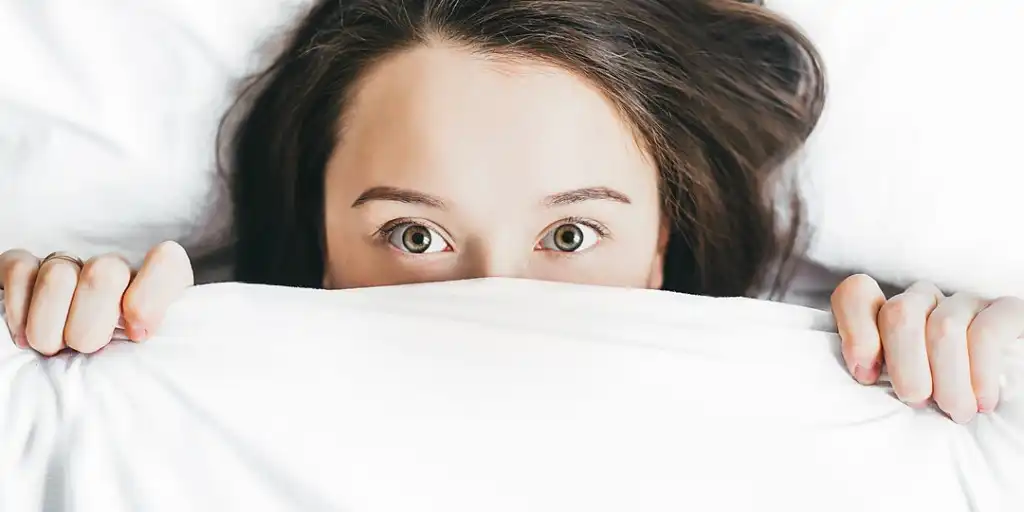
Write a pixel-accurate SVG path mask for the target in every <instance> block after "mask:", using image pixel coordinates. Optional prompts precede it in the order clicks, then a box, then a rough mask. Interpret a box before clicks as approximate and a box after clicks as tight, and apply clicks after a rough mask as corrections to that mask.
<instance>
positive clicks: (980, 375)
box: [967, 297, 1024, 413]
mask: <svg viewBox="0 0 1024 512" xmlns="http://www.w3.org/2000/svg"><path fill="white" fill-rule="evenodd" d="M1022 336H1024V300H1022V299H1019V298H1017V297H1003V298H1001V299H998V300H996V301H995V302H993V303H992V304H990V305H989V306H988V307H987V308H985V309H983V310H982V311H981V312H980V313H978V315H977V316H975V317H974V321H972V322H971V325H970V327H968V328H967V351H968V354H969V355H970V360H971V386H972V388H973V390H974V396H975V397H976V398H977V402H978V412H982V413H984V412H990V411H993V410H995V408H996V405H997V404H998V403H999V378H1000V376H1001V374H1002V364H1001V363H1002V349H1003V344H1004V343H1006V342H1012V341H1014V340H1016V339H1017V338H1020V337H1022Z"/></svg>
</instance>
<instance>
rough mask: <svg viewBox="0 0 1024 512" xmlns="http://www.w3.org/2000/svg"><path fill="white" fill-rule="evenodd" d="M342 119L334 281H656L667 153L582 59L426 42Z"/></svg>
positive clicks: (330, 224) (371, 81)
mask: <svg viewBox="0 0 1024 512" xmlns="http://www.w3.org/2000/svg"><path fill="white" fill-rule="evenodd" d="M342 124H343V126H342V128H341V134H340V139H339V140H340V143H339V144H338V146H337V149H336V151H335V153H334V154H333V155H332V156H331V158H330V161H329V163H328V168H327V172H326V189H325V190H326V191H325V216H326V218H325V231H326V233H325V235H326V246H327V254H326V258H325V261H326V264H325V265H326V268H325V273H324V276H325V277H324V286H325V287H327V288H354V287H364V286H381V285H391V284H404V283H415V282H426V281H443V280H455V279H469V278H479V277H518V278H527V279H541V280H549V281H567V282H574V283H581V284H597V285H610V286H626V287H650V288H658V287H660V286H661V280H662V255H663V252H664V247H665V243H666V242H667V238H668V234H667V229H666V228H665V223H664V222H663V220H662V215H661V211H660V200H659V194H658V180H657V172H656V167H655V165H654V164H653V162H652V161H651V160H650V159H649V158H648V157H647V156H646V155H645V153H644V152H643V150H642V149H641V147H640V144H638V142H637V139H636V137H635V135H634V133H633V131H632V130H631V128H630V127H629V125H628V124H627V123H626V122H625V121H624V120H623V118H622V117H621V116H620V115H619V113H618V112H617V111H616V109H615V107H614V106H613V105H612V104H611V103H610V102H609V101H608V100H607V99H606V98H605V97H604V96H603V95H602V94H601V93H600V91H598V90H597V89H595V88H593V87H592V86H590V85H589V84H588V83H587V82H585V81H584V80H582V79H580V78H578V77H576V76H574V75H572V74H571V73H569V72H566V71H563V70H561V69H559V68H557V67H553V66H550V65H546V64H543V63H539V62H533V61H531V62H527V61H513V60H511V59H509V58H495V57H494V56H488V55H483V54H474V53H472V52H470V51H468V50H465V49H462V48H457V47H448V46H432V47H421V48H417V49H413V50H410V51H406V52H403V53H400V54H397V55H394V56H392V57H390V58H388V59H386V60H384V61H382V62H381V63H379V64H378V65H376V66H374V67H373V68H372V69H371V71H369V72H368V74H367V75H366V76H365V77H363V80H362V81H361V84H360V87H359V88H358V90H357V91H356V92H355V94H354V95H353V96H352V98H351V100H350V102H349V105H348V108H347V111H346V114H345V119H344V122H343V123H342Z"/></svg>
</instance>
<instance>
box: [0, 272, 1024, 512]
mask: <svg viewBox="0 0 1024 512" xmlns="http://www.w3.org/2000/svg"><path fill="white" fill-rule="evenodd" d="M0 331H3V335H2V337H3V339H0V510H3V511H5V512H20V511H37V510H48V511H104V512H118V511H137V510H145V511H152V512H158V511H182V510H211V511H213V510H217V511H219V510H260V511H262V510H301V511H316V510H345V511H353V512H370V511H396V512H397V511H402V512H407V511H444V512H457V511H466V512H480V511H506V510H507V511H523V510H530V511H548V510H550V511H588V512H590V511H603V510H609V511H611V510H616V511H655V510H672V511H679V510H729V511H733V510H813V511H820V510H829V511H860V510H884V511H890V510H891V511H894V512H895V511H899V512H905V511H908V510H928V511H946V510H949V511H967V510H983V511H997V510H1016V511H1019V510H1024V492H1022V490H1021V489H1022V485H1021V483H1022V477H1024V396H1022V395H1021V391H1024V383H1022V382H1021V377H1022V376H1024V357H1022V354H1021V352H1020V351H1019V350H1017V351H1016V352H1012V353H1010V355H1009V356H1008V357H1010V358H1011V362H1012V368H1011V369H1010V371H1009V373H1008V378H1007V382H1006V389H1005V390H1004V395H1003V397H1004V399H1003V403H1002V405H1001V407H1000V409H999V410H998V411H997V413H996V414H993V415H990V416H985V417H981V418H979V419H977V420H975V421H974V422H973V423H972V424H970V425H968V426H958V425H956V424H954V423H952V422H951V421H949V420H948V419H946V418H945V417H944V416H942V415H941V414H940V413H938V412H936V411H933V410H925V411H915V410H912V409H910V408H908V407H907V406H905V405H903V404H901V403H900V402H899V401H897V400H896V399H895V398H893V397H892V396H891V394H890V391H889V390H888V389H887V388H886V387H884V386H877V387H872V388H867V387H862V386H859V385H857V384H855V383H854V382H853V381H852V380H851V379H850V378H849V377H848V376H847V374H846V372H845V370H844V369H843V366H842V364H841V363H840V362H839V356H838V350H837V337H836V335H835V334H834V329H833V327H832V323H831V319H830V316H829V315H828V314H827V313H825V312H820V311H815V310H811V309H804V308H800V307H797V306H788V305H781V304H774V303H768V302H758V301H753V300H747V299H708V298H700V297H691V296H683V295H674V294H668V293H662V292H651V291H640V290H620V289H605V288H594V287H582V286H572V285H560V284H551V283H535V282H526V281H516V280H485V281H464V282H458V283H446V284H433V285H417V286H404V287H393V288H377V289H367V290H356V291H345V292H323V291H312V290H294V289H280V288H270V287H254V286H243V285H216V286H210V287H200V288H196V289H194V290H193V291H192V292H191V293H189V294H188V296H187V297H186V298H185V299H184V300H183V301H181V302H180V303H179V304H178V305H177V306H175V307H174V308H173V310H172V312H171V315H170V317H169V319H168V322H167V324H166V325H165V327H164V328H163V329H162V331H161V333H160V335H159V336H158V337H157V338H155V339H153V340H152V341H150V342H147V343H145V344H142V345H132V344H128V343H115V344H114V345H112V346H110V347H108V348H107V349H105V350H103V351H101V352H100V353H99V354H97V355H93V356H83V355H75V354H62V355H60V356H57V357H54V358H50V359H44V358H40V357H38V356H36V355H34V354H32V353H29V352H20V351H16V350H15V349H14V347H13V345H12V344H11V342H10V341H9V339H7V333H6V330H0Z"/></svg>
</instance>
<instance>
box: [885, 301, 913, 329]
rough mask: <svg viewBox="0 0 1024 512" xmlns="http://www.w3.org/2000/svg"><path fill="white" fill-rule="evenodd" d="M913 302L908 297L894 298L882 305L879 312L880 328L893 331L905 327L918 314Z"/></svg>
mask: <svg viewBox="0 0 1024 512" xmlns="http://www.w3.org/2000/svg"><path fill="white" fill-rule="evenodd" d="M917 312H918V311H917V308H916V307H914V303H913V301H911V300H910V299H909V298H908V297H907V296H903V295H901V296H898V297H893V298H892V299H891V300H889V301H887V302H886V303H885V304H883V305H882V309H881V310H879V311H878V327H879V328H880V329H882V330H884V331H893V330H896V329H900V328H901V327H903V326H905V325H906V324H907V322H909V321H910V319H911V318H913V315H914V313H917Z"/></svg>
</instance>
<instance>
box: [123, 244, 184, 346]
mask: <svg viewBox="0 0 1024 512" xmlns="http://www.w3.org/2000/svg"><path fill="white" fill-rule="evenodd" d="M193 282H194V277H193V275H192V263H191V262H190V261H189V258H188V254H186V253H185V249H183V248H182V247H181V246H180V245H178V244H176V243H174V242H164V243H162V244H160V245H158V246H156V247H154V248H153V249H152V250H151V251H149V254H147V255H146V260H145V261H144V262H143V264H142V268H140V269H139V272H138V274H136V276H135V279H134V280H133V281H132V283H131V285H130V286H128V291H126V292H125V294H124V300H123V301H122V303H121V307H122V310H123V311H124V320H125V332H126V333H127V334H128V337H129V338H131V339H132V340H134V341H142V340H144V339H147V338H149V336H150V335H151V334H152V333H153V331H154V330H155V329H156V328H157V327H158V326H159V325H160V323H161V322H162V321H163V317H164V313H166V311H167V308H168V307H170V305H171V303H172V302H173V301H174V300H175V299H177V298H178V296H180V295H181V294H182V292H184V291H185V289H186V288H188V287H190V286H192V284H193Z"/></svg>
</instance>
